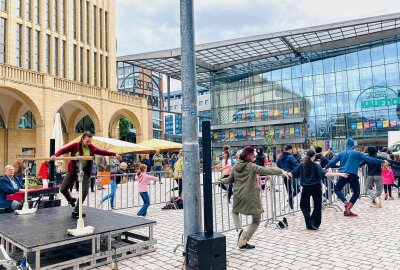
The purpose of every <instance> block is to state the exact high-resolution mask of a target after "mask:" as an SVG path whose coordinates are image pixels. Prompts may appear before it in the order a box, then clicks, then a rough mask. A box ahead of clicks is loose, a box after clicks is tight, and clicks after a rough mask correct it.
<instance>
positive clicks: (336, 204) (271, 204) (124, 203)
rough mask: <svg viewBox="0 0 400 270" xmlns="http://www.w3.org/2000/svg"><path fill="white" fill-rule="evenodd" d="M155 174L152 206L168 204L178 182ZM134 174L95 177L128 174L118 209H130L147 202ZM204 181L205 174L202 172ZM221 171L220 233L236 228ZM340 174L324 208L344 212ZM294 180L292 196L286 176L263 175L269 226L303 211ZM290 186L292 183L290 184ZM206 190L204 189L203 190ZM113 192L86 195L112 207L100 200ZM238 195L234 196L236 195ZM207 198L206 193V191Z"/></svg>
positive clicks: (216, 195)
mask: <svg viewBox="0 0 400 270" xmlns="http://www.w3.org/2000/svg"><path fill="white" fill-rule="evenodd" d="M148 174H150V175H153V176H158V177H159V179H160V181H161V183H160V182H152V181H150V182H149V185H148V192H149V196H150V204H151V205H160V208H161V207H162V205H163V204H166V203H168V202H170V201H171V198H174V197H176V196H178V184H177V182H176V181H175V180H174V179H173V173H170V172H151V173H148ZM135 175H136V174H133V173H130V174H126V175H117V174H115V175H114V174H112V175H110V176H95V177H94V178H95V179H96V183H100V182H101V181H102V179H101V177H111V178H112V177H116V176H126V179H127V182H126V183H124V184H119V185H118V187H117V189H116V192H115V197H114V200H115V201H114V209H127V208H139V207H141V206H142V205H143V201H142V199H141V197H140V194H139V190H138V184H137V181H134V180H135ZM365 175H366V174H365V170H364V169H363V170H360V173H359V177H360V179H359V181H360V197H361V198H363V197H367V196H368V195H367V187H366V177H365ZM200 178H201V183H202V174H200ZM220 178H221V173H220V172H218V171H214V172H213V189H212V196H213V214H214V228H215V231H218V232H226V231H229V230H232V229H235V228H234V225H233V221H232V217H231V211H232V203H233V197H232V202H231V203H229V202H228V198H227V197H228V195H227V191H225V190H224V189H222V188H221V187H220V181H219V179H220ZM336 180H337V179H336V177H328V178H327V179H326V181H324V184H323V185H322V188H323V192H322V193H323V196H324V195H325V196H324V197H323V209H334V210H335V211H343V204H342V202H341V201H340V200H339V199H338V198H337V196H336V194H335V192H334V184H335V183H336ZM288 181H289V182H291V183H292V186H291V188H292V189H291V190H292V194H293V195H295V196H288V194H289V192H288V188H287V187H286V185H285V180H284V178H283V177H282V176H267V177H261V183H262V184H264V185H262V187H263V188H262V189H261V190H260V193H259V194H260V198H261V202H262V207H263V209H264V212H263V213H262V216H261V218H262V221H263V222H265V226H267V225H271V224H272V225H274V224H277V223H278V222H279V219H282V218H283V217H284V216H286V215H290V214H293V213H296V212H300V211H301V209H300V197H301V188H300V183H299V180H297V179H289V180H288ZM288 187H289V185H288ZM201 191H202V189H201ZM110 192H111V185H105V186H104V188H103V189H100V190H97V191H96V192H93V193H91V192H89V193H88V196H87V198H86V202H85V203H86V205H87V206H90V207H96V208H100V209H104V210H110V209H111V204H110V200H107V201H105V202H104V203H102V204H101V205H100V200H101V199H102V198H103V197H104V196H106V195H109V194H110ZM343 193H344V194H345V196H346V197H348V198H349V197H350V196H351V195H352V192H351V190H350V187H349V185H346V186H345V188H344V190H343ZM233 196H234V195H233ZM202 197H203V194H202ZM289 198H290V199H292V200H293V204H292V206H293V207H290V204H289ZM250 223H251V217H246V216H242V225H243V226H246V225H249V224H250Z"/></svg>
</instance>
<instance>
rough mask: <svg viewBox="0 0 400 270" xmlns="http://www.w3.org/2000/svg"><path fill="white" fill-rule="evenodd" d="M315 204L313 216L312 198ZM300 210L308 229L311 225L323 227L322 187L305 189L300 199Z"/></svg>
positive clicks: (316, 186)
mask: <svg viewBox="0 0 400 270" xmlns="http://www.w3.org/2000/svg"><path fill="white" fill-rule="evenodd" d="M311 197H312V199H313V202H314V210H313V212H312V214H311V206H310V198H311ZM300 209H301V212H303V216H304V221H305V222H306V226H307V228H308V227H310V226H311V225H314V226H315V227H317V228H318V227H319V226H320V225H321V211H322V190H321V186H320V185H315V186H310V187H307V186H305V187H303V190H302V192H301V199H300Z"/></svg>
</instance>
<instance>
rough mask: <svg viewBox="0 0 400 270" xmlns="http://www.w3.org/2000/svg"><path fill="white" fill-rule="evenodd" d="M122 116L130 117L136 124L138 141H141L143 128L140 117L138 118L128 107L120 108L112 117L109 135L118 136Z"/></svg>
mask: <svg viewBox="0 0 400 270" xmlns="http://www.w3.org/2000/svg"><path fill="white" fill-rule="evenodd" d="M122 117H126V118H128V119H129V120H130V121H131V122H132V123H133V125H134V127H135V129H136V143H140V142H142V141H143V130H142V126H141V124H140V122H139V119H138V118H137V116H136V115H135V114H134V113H133V112H131V111H129V110H127V109H120V110H118V111H116V112H115V113H114V114H113V116H112V117H111V119H110V122H109V123H110V124H109V134H108V135H109V137H111V138H117V137H118V134H117V133H118V128H117V127H118V123H119V121H120V119H121V118H122Z"/></svg>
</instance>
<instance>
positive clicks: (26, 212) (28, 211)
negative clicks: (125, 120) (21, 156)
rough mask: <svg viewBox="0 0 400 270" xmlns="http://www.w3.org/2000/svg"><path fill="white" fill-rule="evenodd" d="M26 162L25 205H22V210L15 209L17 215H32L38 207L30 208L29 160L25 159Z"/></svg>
mask: <svg viewBox="0 0 400 270" xmlns="http://www.w3.org/2000/svg"><path fill="white" fill-rule="evenodd" d="M24 163H25V170H24V178H25V183H24V187H25V199H24V205H23V206H22V210H15V213H17V215H30V214H34V213H36V210H37V209H36V208H31V209H29V203H28V175H29V168H28V160H27V159H25V160H24Z"/></svg>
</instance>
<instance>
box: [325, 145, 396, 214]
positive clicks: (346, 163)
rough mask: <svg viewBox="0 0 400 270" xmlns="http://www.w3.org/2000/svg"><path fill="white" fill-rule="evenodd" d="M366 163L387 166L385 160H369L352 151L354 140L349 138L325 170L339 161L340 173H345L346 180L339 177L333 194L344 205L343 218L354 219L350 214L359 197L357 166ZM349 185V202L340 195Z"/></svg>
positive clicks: (369, 158)
mask: <svg viewBox="0 0 400 270" xmlns="http://www.w3.org/2000/svg"><path fill="white" fill-rule="evenodd" d="M363 160H364V161H366V162H367V163H377V164H383V163H385V164H389V162H387V161H386V160H382V159H376V158H371V157H368V156H366V155H364V154H363V153H361V152H358V151H355V150H354V140H353V139H351V138H349V139H347V142H346V150H344V151H342V152H340V154H339V155H337V156H336V157H335V158H334V159H332V160H331V161H330V162H329V163H328V165H326V167H325V169H329V168H331V167H332V166H334V165H335V164H336V163H338V162H339V161H340V169H339V171H340V172H341V173H347V174H348V175H349V176H348V178H344V177H339V180H338V181H337V182H336V186H335V193H336V195H337V196H338V198H339V199H340V200H341V201H342V202H343V203H344V216H347V217H356V216H357V214H355V213H353V212H351V208H352V207H353V206H354V204H355V203H356V201H357V200H358V198H359V197H360V182H359V181H358V166H359V164H360V162H361V161H363ZM347 184H349V185H350V187H351V189H352V190H353V196H351V199H350V201H349V202H348V201H347V200H346V197H345V196H344V195H343V193H342V189H343V188H344V186H345V185H347Z"/></svg>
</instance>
